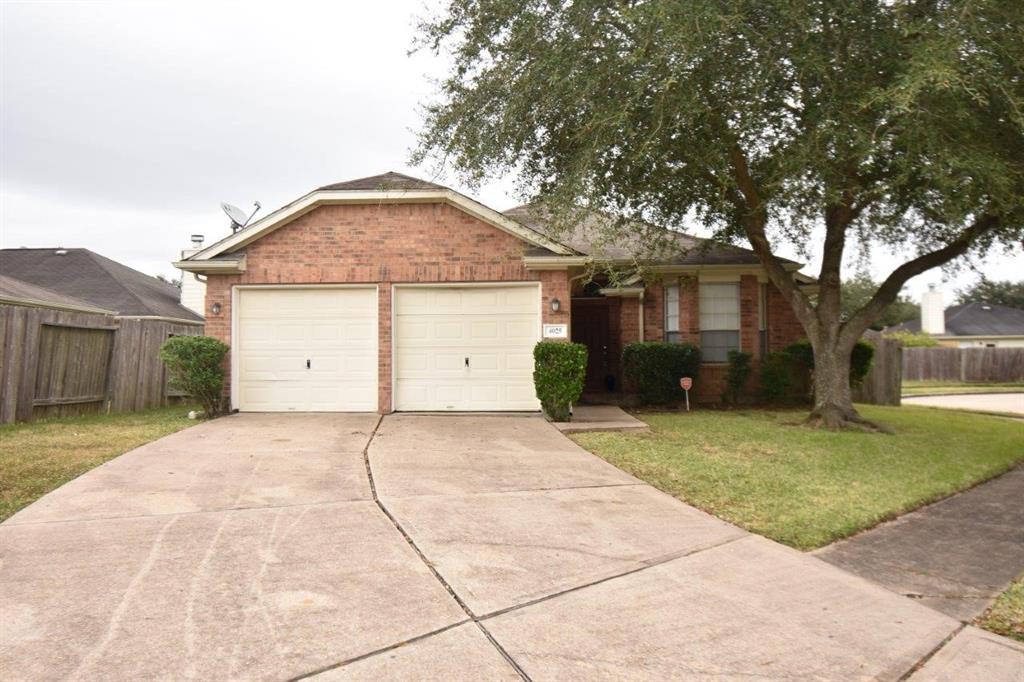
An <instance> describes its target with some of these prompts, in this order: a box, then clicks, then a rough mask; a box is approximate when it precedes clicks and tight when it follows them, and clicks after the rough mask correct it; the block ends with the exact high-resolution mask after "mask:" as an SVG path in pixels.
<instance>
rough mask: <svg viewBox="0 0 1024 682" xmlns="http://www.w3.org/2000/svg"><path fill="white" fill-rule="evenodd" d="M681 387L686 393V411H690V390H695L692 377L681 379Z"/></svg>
mask: <svg viewBox="0 0 1024 682" xmlns="http://www.w3.org/2000/svg"><path fill="white" fill-rule="evenodd" d="M679 385H680V386H681V387H682V389H683V390H684V391H686V411H687V412H689V411H690V389H691V388H693V379H692V378H691V377H682V378H681V379H679Z"/></svg>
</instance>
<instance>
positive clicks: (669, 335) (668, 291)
mask: <svg viewBox="0 0 1024 682" xmlns="http://www.w3.org/2000/svg"><path fill="white" fill-rule="evenodd" d="M665 340H666V341H667V342H669V343H679V341H680V336H679V285H678V284H669V285H667V286H666V287H665Z"/></svg>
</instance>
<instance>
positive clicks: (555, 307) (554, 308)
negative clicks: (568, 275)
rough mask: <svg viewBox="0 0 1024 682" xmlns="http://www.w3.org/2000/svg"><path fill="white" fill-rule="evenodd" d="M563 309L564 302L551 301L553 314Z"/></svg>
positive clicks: (555, 299)
mask: <svg viewBox="0 0 1024 682" xmlns="http://www.w3.org/2000/svg"><path fill="white" fill-rule="evenodd" d="M561 308H562V302H561V301H559V300H558V299H557V298H553V299H551V312H554V313H557V312H558V311H559V310H560V309H561Z"/></svg>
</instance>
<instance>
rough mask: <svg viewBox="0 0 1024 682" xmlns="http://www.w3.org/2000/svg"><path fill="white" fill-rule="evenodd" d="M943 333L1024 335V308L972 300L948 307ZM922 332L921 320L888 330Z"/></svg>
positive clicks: (952, 334) (954, 334)
mask: <svg viewBox="0 0 1024 682" xmlns="http://www.w3.org/2000/svg"><path fill="white" fill-rule="evenodd" d="M945 317H946V333H945V334H943V336H1024V310H1020V309H1019V308H1010V307H1009V306H1005V305H999V304H997V303H983V302H981V301H972V302H971V303H962V304H960V305H954V306H950V307H948V308H946V316H945ZM890 330H893V331H896V330H900V331H910V332H920V331H921V320H920V319H917V320H910V321H909V322H904V323H903V324H900V325H896V326H895V327H890V328H889V329H888V330H886V331H890Z"/></svg>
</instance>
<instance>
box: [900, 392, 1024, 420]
mask: <svg viewBox="0 0 1024 682" xmlns="http://www.w3.org/2000/svg"><path fill="white" fill-rule="evenodd" d="M903 404H904V405H925V406H927V407H946V408H952V409H955V410H974V411H977V412H1004V413H1006V414H1019V415H1021V416H1024V393H974V394H966V395H922V396H908V397H905V398H903Z"/></svg>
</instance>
